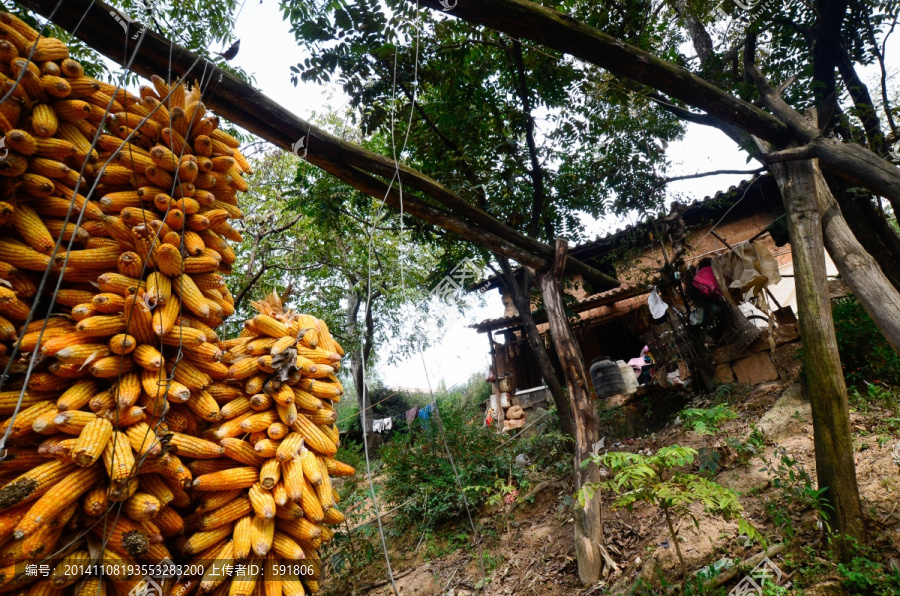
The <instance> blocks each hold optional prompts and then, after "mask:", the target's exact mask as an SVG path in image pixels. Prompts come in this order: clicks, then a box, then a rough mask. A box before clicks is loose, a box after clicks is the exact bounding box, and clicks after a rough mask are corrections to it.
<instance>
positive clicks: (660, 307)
mask: <svg viewBox="0 0 900 596" xmlns="http://www.w3.org/2000/svg"><path fill="white" fill-rule="evenodd" d="M647 305H648V306H649V307H650V314H651V315H653V318H654V319H661V318H663V317H664V316H666V311H667V310H669V305H668V304H666V303H665V302H663V299H662V298H661V297H660V296H659V292H658V291H657V289H656V287H654V288H653V291H652V292H650V297H649V298H648V299H647Z"/></svg>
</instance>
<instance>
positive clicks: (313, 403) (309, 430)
mask: <svg viewBox="0 0 900 596" xmlns="http://www.w3.org/2000/svg"><path fill="white" fill-rule="evenodd" d="M251 304H252V305H253V307H254V308H255V309H256V310H257V311H258V312H259V314H258V315H257V316H255V317H254V318H253V319H250V320H248V321H246V322H245V326H244V330H243V331H242V332H241V334H240V336H239V337H237V338H235V339H232V340H227V341H225V342H223V343H224V345H225V346H226V347H227V348H228V351H227V353H226V354H225V358H224V361H225V362H227V363H228V364H229V365H230V367H229V368H228V373H227V377H226V378H225V379H223V380H217V381H215V382H213V383H212V384H210V386H209V387H208V389H207V393H209V394H210V395H212V396H214V397H213V400H214V401H215V400H218V401H219V402H220V403H221V404H222V405H221V408H220V410H219V414H220V417H221V420H219V421H218V422H216V423H214V424H213V425H212V426H210V427H209V428H208V429H207V431H206V432H205V433H204V435H205V436H206V438H208V439H209V440H210V441H215V442H217V444H218V445H219V446H220V447H221V448H222V449H223V452H222V453H214V452H213V451H212V449H210V448H209V447H208V446H207V445H206V444H205V443H203V442H202V441H201V442H199V443H198V444H197V445H196V446H195V447H194V450H193V451H192V453H194V455H195V457H197V458H198V459H196V460H195V461H193V462H191V463H189V464H188V467H189V468H190V469H191V471H192V472H193V474H194V479H193V481H192V488H193V490H194V491H197V492H199V493H201V494H202V495H203V496H202V500H201V501H200V506H199V508H198V510H197V512H196V517H195V519H194V520H193V523H194V533H193V534H191V535H190V536H186V537H184V538H182V539H181V541H180V542H179V544H178V546H177V550H179V551H181V552H184V553H185V555H186V556H187V555H191V554H195V553H198V552H200V551H201V550H205V552H207V553H212V555H210V556H211V557H212V558H215V559H217V560H222V559H226V560H232V559H233V560H234V561H235V562H236V563H240V562H247V563H252V562H255V563H256V564H257V565H258V567H259V568H260V569H261V570H263V577H262V579H260V578H257V577H247V576H241V575H232V576H231V577H225V576H216V575H214V574H211V573H210V572H207V575H205V576H204V577H202V578H192V579H191V580H188V581H200V589H201V591H203V590H212V589H214V588H216V587H221V586H222V585H227V586H228V588H227V591H225V590H226V588H221V589H222V590H223V592H222V593H223V594H225V593H227V594H246V595H247V596H250V595H251V594H253V593H254V592H253V590H254V588H255V586H256V584H257V582H259V583H262V582H264V583H265V590H264V593H265V594H267V595H268V594H286V595H288V594H303V593H305V592H304V590H305V591H306V592H311V593H315V592H316V591H318V581H319V575H320V564H319V556H318V550H319V548H320V546H321V545H322V543H324V542H328V541H329V540H330V539H331V537H332V535H333V532H332V530H330V529H329V528H328V526H329V525H336V524H339V523H341V522H342V521H343V520H344V515H343V514H342V513H341V512H340V511H339V510H338V508H337V506H336V503H337V500H338V498H337V493H336V492H335V491H334V489H333V488H332V484H331V478H332V477H335V476H347V475H351V474H353V473H354V470H353V468H351V467H350V466H347V465H346V464H343V463H341V462H339V461H337V460H336V459H334V456H335V454H336V452H337V448H338V432H337V428H336V426H335V424H334V423H335V419H336V415H335V410H334V403H335V402H338V401H340V397H341V395H342V394H343V389H342V387H341V383H340V381H339V380H338V378H337V376H336V374H335V372H336V370H337V367H338V366H339V364H338V363H339V361H340V359H341V355H342V353H343V350H342V349H341V347H340V345H338V343H337V342H336V341H335V340H334V339H333V338H332V337H331V334H330V333H329V331H328V327H327V326H326V325H325V324H324V323H323V322H322V321H320V320H318V319H316V318H314V317H310V316H305V315H300V314H297V313H294V312H293V311H290V310H286V309H284V308H283V306H282V303H281V299H280V298H279V297H278V296H277V295H276V294H272V295H270V296H269V297H268V298H267V299H266V300H264V301H260V302H253V303H251ZM201 454H202V455H201ZM201 457H205V458H208V459H201ZM219 530H221V532H218V531H219Z"/></svg>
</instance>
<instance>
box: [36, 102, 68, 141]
mask: <svg viewBox="0 0 900 596" xmlns="http://www.w3.org/2000/svg"><path fill="white" fill-rule="evenodd" d="M60 103H62V102H57V103H56V109H54V108H53V107H51V106H49V105H47V104H45V103H41V104H37V105H36V106H34V108H33V109H32V112H31V126H32V128H33V129H34V133H35V134H36V135H38V136H39V137H52V136H53V135H55V134H56V131H57V129H58V128H59V118H60V117H62V118H63V120H69V118H68V117H64V116H63V114H65V115H68V114H69V112H68V111H65V112H63V113H61V114H60V116H57V111H56V110H58V109H59V104H60ZM63 108H64V109H67V108H68V106H63Z"/></svg>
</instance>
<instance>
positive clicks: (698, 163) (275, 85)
mask: <svg viewBox="0 0 900 596" xmlns="http://www.w3.org/2000/svg"><path fill="white" fill-rule="evenodd" d="M235 31H236V35H237V37H238V38H239V39H240V40H241V50H240V53H239V54H238V56H237V57H236V58H235V59H234V61H233V62H234V63H235V64H237V65H238V66H241V67H242V68H244V69H246V70H247V72H249V73H252V74H253V75H254V76H255V77H256V81H257V87H258V88H259V89H260V90H261V91H262V92H263V93H265V94H266V95H268V96H269V97H271V98H272V99H274V100H276V101H277V102H278V103H280V104H281V105H283V106H285V107H286V108H288V109H289V110H291V111H292V112H294V113H295V114H297V115H298V116H300V117H303V118H309V117H311V116H312V114H313V112H316V111H319V112H321V111H323V109H324V108H325V106H327V105H329V103H330V105H331V106H332V107H333V108H340V107H341V106H342V105H343V104H344V102H345V101H346V98H345V96H343V94H342V92H341V90H340V89H339V88H337V87H336V86H330V87H329V86H324V87H323V86H319V85H315V84H304V83H301V84H300V85H299V86H297V87H294V86H293V85H292V84H291V81H290V71H289V68H290V66H292V65H293V64H296V63H297V62H299V61H300V60H301V59H302V53H301V51H300V49H299V48H298V47H297V46H296V44H295V42H294V37H293V35H292V34H291V33H290V26H289V24H288V23H286V22H284V21H282V19H281V13H280V11H279V10H278V6H277V3H276V2H273V1H271V0H269V1H265V2H261V3H258V2H257V1H256V0H247V2H246V4H245V6H244V7H243V9H242V10H241V13H240V15H239V17H238V22H237V25H236V28H235ZM223 50H224V49H223ZM223 50H220V51H223ZM401 126H402V124H401ZM667 154H668V156H669V159H670V160H671V163H672V166H671V168H670V170H669V175H670V176H678V175H683V174H694V173H698V172H706V171H711V170H721V169H734V170H750V169H753V168H755V167H757V164H755V162H754V163H751V164H747V162H746V155H745V154H743V153H741V152H740V151H739V150H738V149H737V146H736V145H735V143H734V142H733V141H732V140H731V139H729V138H727V137H726V136H725V135H724V134H723V133H721V132H720V131H718V130H716V129H713V128H709V127H704V126H699V125H694V124H689V125H688V128H687V133H686V134H685V136H684V139H682V140H681V141H678V142H675V143H671V144H670V145H669V149H668V152H667ZM748 177H749V176H746V175H720V176H715V177H708V178H698V179H693V180H687V181H681V182H675V183H672V184H670V185H669V188H668V193H669V197H670V198H671V199H675V198H678V199H679V200H681V201H688V202H690V201H694V200H698V199H702V198H704V197H706V196H708V195H713V194H715V193H716V191H718V190H725V189H727V188H728V187H729V186H731V185H736V184H738V183H739V182H740V181H741V180H743V179H745V178H748ZM628 223H632V222H628V221H626V220H610V219H607V220H601V221H585V224H586V227H587V229H588V231H589V233H590V236H591V237H593V236H595V235H598V234H599V235H605V234H607V233H609V232H612V231H615V229H617V228H623V227H624V226H625V225H627V224H628ZM468 300H469V301H470V304H471V305H472V306H471V308H470V309H469V311H468V312H467V313H466V315H465V316H455V317H452V318H451V320H450V321H449V323H448V325H447V327H445V328H444V329H443V330H441V331H440V332H435V334H434V342H435V345H434V346H433V347H432V348H430V349H428V350H427V351H425V352H424V355H423V356H424V365H423V358H422V357H421V356H415V357H412V358H410V359H408V360H406V361H404V362H402V363H400V364H393V365H386V364H380V365H378V366H377V367H376V371H377V373H378V375H379V376H380V378H381V379H382V380H383V381H384V382H385V383H386V384H387V385H389V386H394V387H397V386H402V387H418V388H423V389H425V388H427V387H428V386H429V381H430V384H431V386H432V387H437V385H438V384H439V383H440V382H441V381H443V382H444V383H445V384H446V385H447V386H448V387H450V386H453V385H456V384H460V383H463V382H465V381H466V380H468V379H469V377H470V376H471V375H472V374H473V373H475V372H481V373H485V374H486V373H487V369H488V363H489V356H488V340H487V337H486V336H485V335H483V334H478V333H476V332H475V331H474V330H473V329H471V328H469V325H471V324H472V323H474V322H476V321H479V320H483V319H488V318H496V317H500V316H502V315H503V307H502V304H501V302H500V297H499V294H498V291H497V290H493V291H491V292H488V293H487V294H485V295H484V296H482V297H479V296H470V297H469V298H468Z"/></svg>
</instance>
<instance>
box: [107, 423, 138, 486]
mask: <svg viewBox="0 0 900 596" xmlns="http://www.w3.org/2000/svg"><path fill="white" fill-rule="evenodd" d="M103 465H104V466H105V467H106V473H107V474H108V475H109V479H110V481H111V482H112V483H114V484H122V483H124V482H126V481H127V480H128V478H129V477H130V476H131V474H132V473H133V472H134V467H135V466H134V453H133V451H132V450H131V442H130V441H129V440H128V436H127V435H125V433H121V432H119V431H113V435H112V437H111V438H110V440H109V441H108V442H107V444H106V449H104V451H103Z"/></svg>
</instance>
